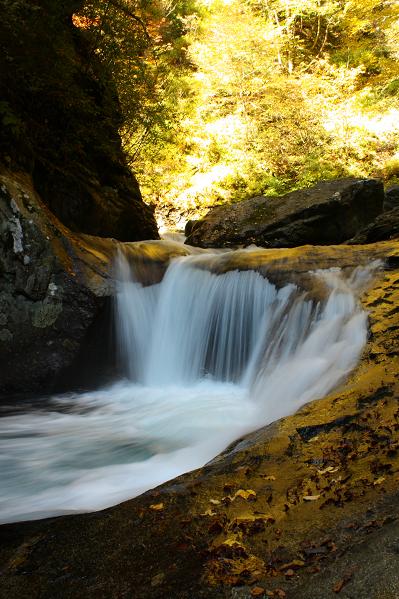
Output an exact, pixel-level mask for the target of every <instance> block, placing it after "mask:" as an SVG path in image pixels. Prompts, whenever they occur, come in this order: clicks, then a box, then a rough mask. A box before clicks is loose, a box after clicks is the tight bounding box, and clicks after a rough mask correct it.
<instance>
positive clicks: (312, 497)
mask: <svg viewBox="0 0 399 599" xmlns="http://www.w3.org/2000/svg"><path fill="white" fill-rule="evenodd" d="M318 499H320V495H305V497H304V498H303V500H304V501H317V500H318Z"/></svg>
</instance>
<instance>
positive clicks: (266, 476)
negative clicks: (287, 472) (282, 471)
mask: <svg viewBox="0 0 399 599" xmlns="http://www.w3.org/2000/svg"><path fill="white" fill-rule="evenodd" d="M262 478H264V479H265V480H276V477H275V476H273V475H272V474H270V475H269V476H268V475H266V474H263V475H262Z"/></svg>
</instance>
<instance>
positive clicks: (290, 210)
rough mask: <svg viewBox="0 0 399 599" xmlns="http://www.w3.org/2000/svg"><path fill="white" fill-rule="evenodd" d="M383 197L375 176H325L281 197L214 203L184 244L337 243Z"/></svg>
mask: <svg viewBox="0 0 399 599" xmlns="http://www.w3.org/2000/svg"><path fill="white" fill-rule="evenodd" d="M383 201H384V190H383V186H382V183H381V182H380V181H378V180H376V179H340V180H336V181H324V182H321V183H319V184H318V185H316V186H315V187H312V188H310V189H302V190H300V191H293V192H291V193H288V194H286V195H284V196H281V197H265V196H258V197H255V198H251V199H250V200H244V201H243V202H240V203H238V204H232V205H230V206H217V207H215V208H213V209H212V210H211V211H210V212H209V213H208V214H207V215H206V217H205V218H204V219H202V220H201V221H199V222H198V223H196V224H195V226H194V227H193V228H192V230H191V232H190V235H189V236H188V238H187V240H186V243H187V244H189V245H195V246H200V247H230V246H236V245H240V244H245V245H249V244H256V245H258V246H263V247H271V248H277V247H295V246H300V245H305V244H314V245H328V244H339V243H342V242H344V241H345V240H346V239H349V238H350V237H352V236H353V235H355V234H356V233H357V231H359V229H361V228H362V227H364V226H365V225H367V224H368V223H370V222H371V221H373V220H374V218H375V217H376V216H377V215H378V214H380V213H381V212H382V207H383Z"/></svg>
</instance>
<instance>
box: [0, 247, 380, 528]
mask: <svg viewBox="0 0 399 599" xmlns="http://www.w3.org/2000/svg"><path fill="white" fill-rule="evenodd" d="M222 261H223V256H222V255H221V254H214V253H207V252H204V253H195V254H193V255H189V256H185V257H180V258H175V259H173V260H171V263H170V265H169V267H168V268H167V270H166V272H165V274H164V276H163V278H162V279H161V280H160V281H159V282H157V283H153V284H151V285H149V284H148V280H151V277H150V278H149V279H148V278H147V280H144V279H140V276H139V275H138V274H137V272H136V270H135V269H134V268H132V267H131V265H130V262H129V259H128V256H125V255H124V254H120V256H119V258H118V266H117V270H118V275H117V276H118V279H119V286H118V293H117V301H116V327H117V336H118V342H119V346H118V352H119V358H120V361H121V364H122V366H123V369H124V373H125V378H124V379H123V380H120V381H118V382H116V383H114V384H113V385H111V386H109V387H107V388H104V389H100V390H98V391H92V392H87V393H80V394H78V393H69V394H63V395H60V396H56V397H53V398H51V400H50V402H49V405H48V407H47V408H46V409H41V410H37V411H34V412H33V413H29V414H28V413H27V414H20V413H19V414H15V415H10V416H6V417H3V418H2V419H1V421H0V474H1V477H2V486H1V488H0V521H3V522H6V521H14V520H22V519H32V518H39V517H45V516H49V515H56V514H61V513H71V512H76V511H89V510H96V509H101V508H104V507H106V506H109V505H112V504H115V503H117V502H119V501H122V500H125V499H127V498H130V497H133V496H135V495H137V494H139V493H141V492H143V491H145V490H147V489H149V488H152V487H154V486H156V485H158V484H160V483H162V482H164V481H166V480H168V479H171V478H173V477H175V476H177V475H179V474H181V473H183V472H186V471H188V470H190V469H193V468H196V467H199V466H201V465H202V464H204V463H205V462H206V461H208V460H210V459H211V458H212V457H214V456H215V455H217V453H219V452H220V451H222V450H223V449H224V448H225V447H226V446H227V445H228V443H230V442H232V441H233V440H235V439H237V438H238V437H240V436H241V435H243V434H245V433H247V432H250V431H252V430H255V429H257V428H259V427H261V426H263V425H266V424H268V423H270V422H271V421H273V420H276V419H277V418H280V417H282V416H284V415H287V414H290V413H292V412H293V411H295V410H296V409H298V408H299V407H300V406H301V405H303V404H305V403H306V402H308V401H310V400H312V399H316V398H318V397H322V396H323V395H326V394H327V393H328V392H329V391H331V389H333V388H334V387H335V386H336V385H337V384H338V383H340V382H341V381H342V380H343V379H344V377H345V376H347V374H348V373H349V372H350V371H351V369H353V367H354V366H355V365H356V363H357V361H358V359H359V356H360V354H361V351H362V349H363V347H364V344H365V341H366V336H367V316H366V314H365V312H364V311H363V310H362V308H361V306H360V304H359V302H358V299H357V296H358V294H359V291H360V290H361V289H362V287H363V286H364V285H365V284H366V283H367V281H368V280H369V279H370V278H371V276H372V275H373V272H374V271H375V268H376V265H375V264H373V265H371V266H369V267H359V268H357V269H354V270H353V271H352V272H351V273H350V274H345V273H343V272H341V271H340V269H336V268H335V269H330V270H324V271H314V272H313V273H311V275H310V278H311V280H313V281H314V283H315V285H314V287H315V289H322V292H321V293H315V292H314V289H310V288H306V286H302V285H300V284H299V283H298V282H296V284H294V283H290V282H288V283H287V284H280V285H279V286H276V285H275V284H274V283H273V282H272V280H268V278H267V277H266V276H264V273H263V272H262V273H260V272H256V271H253V270H240V271H238V270H230V271H227V272H224V268H223V267H222ZM154 280H155V279H154ZM156 280H159V277H158V279H156Z"/></svg>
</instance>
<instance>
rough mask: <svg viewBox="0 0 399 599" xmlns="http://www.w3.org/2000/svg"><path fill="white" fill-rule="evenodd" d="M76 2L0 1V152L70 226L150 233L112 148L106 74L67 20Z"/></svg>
mask: <svg viewBox="0 0 399 599" xmlns="http://www.w3.org/2000/svg"><path fill="white" fill-rule="evenodd" d="M82 5H83V1H82V0H64V1H63V2H54V1H53V0H18V1H17V0H0V8H1V12H2V19H1V22H0V72H1V81H0V161H1V162H2V163H3V164H4V165H5V166H6V168H8V169H12V170H14V171H16V170H19V171H24V172H26V173H28V174H30V175H31V176H32V178H33V182H34V185H35V189H36V190H37V192H38V193H39V194H40V196H41V199H42V200H43V202H44V203H45V204H46V205H47V206H48V207H49V208H50V210H51V211H52V212H53V213H54V214H55V215H56V216H57V217H58V218H59V220H60V221H61V222H62V223H63V224H64V225H66V226H67V227H68V228H69V229H71V230H72V231H76V232H83V233H87V234H91V235H99V236H103V237H114V238H116V239H120V240H123V241H135V240H140V239H156V238H158V232H157V227H156V223H155V219H154V215H153V211H152V209H150V207H149V206H147V205H146V204H145V203H144V202H143V200H142V197H141V194H140V190H139V186H138V183H137V181H136V179H135V177H134V176H133V175H132V173H131V171H130V169H129V168H128V166H127V163H126V158H125V155H124V153H123V151H122V146H121V139H120V136H119V129H120V127H121V125H122V124H123V119H122V114H121V110H120V106H119V101H118V96H117V93H116V89H115V85H114V83H113V81H112V73H110V71H109V69H108V67H107V65H106V64H104V63H103V62H101V60H100V59H99V57H98V55H97V54H96V52H95V51H94V49H95V48H96V45H95V44H96V43H97V42H98V40H97V39H96V38H95V37H93V35H94V34H93V33H92V32H91V31H89V30H85V29H82V28H78V27H76V26H74V23H73V19H72V16H73V13H75V12H76V11H78V10H79V9H80V8H81V6H82ZM75 22H76V20H75ZM38 40H39V42H38Z"/></svg>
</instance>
